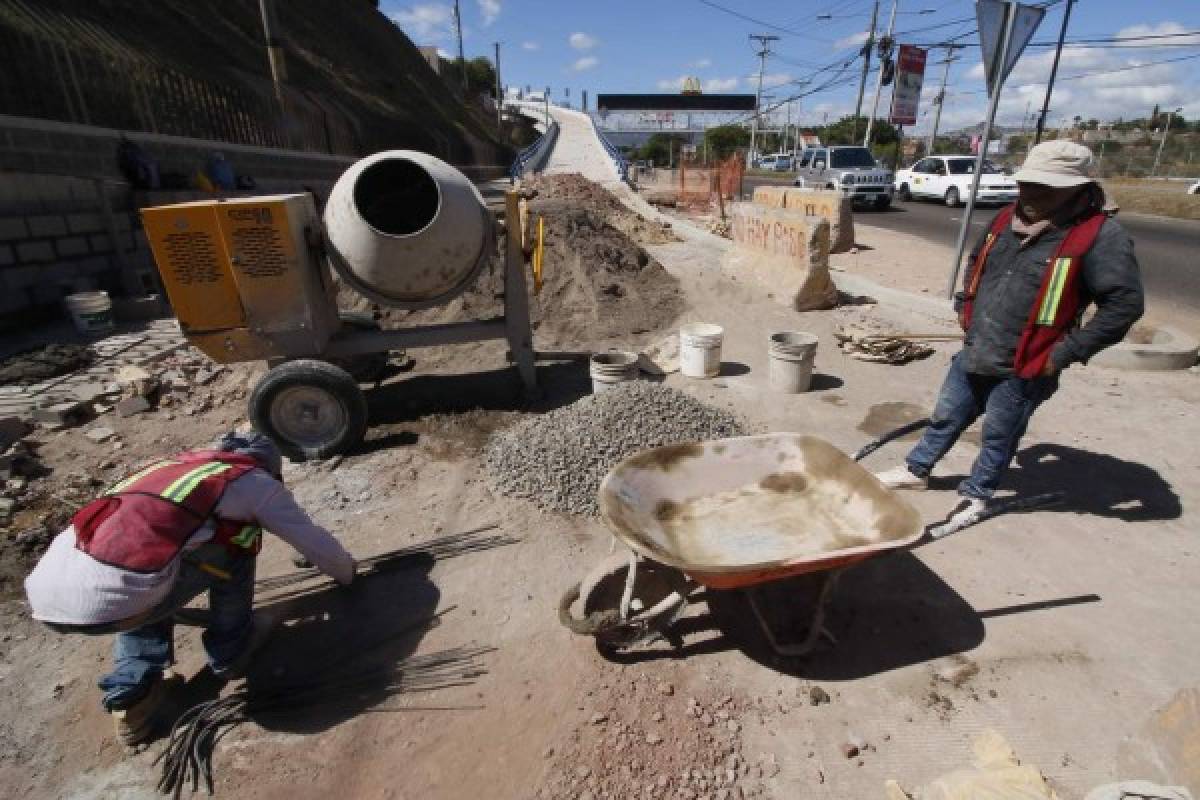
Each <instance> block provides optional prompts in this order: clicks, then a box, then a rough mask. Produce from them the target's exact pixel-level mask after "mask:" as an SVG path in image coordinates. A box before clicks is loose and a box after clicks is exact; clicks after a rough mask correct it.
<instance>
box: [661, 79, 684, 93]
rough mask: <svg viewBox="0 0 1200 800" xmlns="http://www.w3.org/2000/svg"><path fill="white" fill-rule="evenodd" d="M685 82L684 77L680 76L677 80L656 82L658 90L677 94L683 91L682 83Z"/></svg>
mask: <svg viewBox="0 0 1200 800" xmlns="http://www.w3.org/2000/svg"><path fill="white" fill-rule="evenodd" d="M686 80H687V76H686V75H680V76H679V77H678V78H663V79H662V80H661V81H659V82H658V88H659V89H660V90H661V91H664V92H678V91H682V89H683V82H684V81H686Z"/></svg>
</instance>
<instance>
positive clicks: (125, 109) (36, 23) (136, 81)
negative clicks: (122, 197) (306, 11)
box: [0, 0, 360, 155]
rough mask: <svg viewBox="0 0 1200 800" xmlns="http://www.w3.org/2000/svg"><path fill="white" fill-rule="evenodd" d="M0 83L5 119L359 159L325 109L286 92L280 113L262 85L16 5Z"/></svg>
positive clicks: (342, 126) (10, 0)
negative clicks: (149, 52) (201, 70)
mask: <svg viewBox="0 0 1200 800" xmlns="http://www.w3.org/2000/svg"><path fill="white" fill-rule="evenodd" d="M264 58H265V56H264ZM0 75H3V76H4V78H3V80H0V108H3V109H4V113H6V114H9V115H12V116H21V117H34V118H38V119H50V120H58V121H61V122H74V123H78V124H84V125H95V126H99V127H105V128H115V129H117V130H136V131H146V132H149V133H163V134H169V135H174V136H188V137H194V138H201V139H213V140H217V141H224V142H232V143H236V144H246V145H255V146H260V147H285V148H290V149H294V150H306V151H310V152H321V153H331V154H338V155H355V154H357V153H359V152H360V147H359V136H358V132H357V126H356V124H355V123H354V121H353V118H352V117H351V116H350V115H349V114H348V113H346V112H344V111H343V110H342V109H340V108H337V107H336V106H335V105H333V104H331V103H330V102H329V101H327V100H323V99H318V98H315V97H313V96H311V95H309V94H308V93H305V92H303V91H301V90H298V89H295V88H291V87H288V88H286V89H285V94H284V98H283V107H282V108H280V104H279V103H278V102H277V101H276V98H275V94H274V90H273V87H272V84H271V82H270V80H269V79H267V78H265V77H263V76H258V75H253V74H249V73H245V72H241V71H237V72H234V73H232V75H233V77H234V78H236V80H235V81H231V82H229V83H217V82H215V81H213V80H211V79H209V78H207V77H201V76H198V75H194V74H189V73H187V72H185V71H183V70H181V69H179V68H177V67H174V66H167V65H165V64H162V63H159V62H157V61H155V60H153V59H152V58H149V57H147V56H145V55H144V54H142V53H139V52H138V51H137V50H136V49H135V48H133V47H132V46H130V45H128V44H126V43H125V42H122V41H120V40H119V39H116V38H115V37H113V36H112V35H111V34H110V33H109V32H107V31H105V30H103V29H101V28H99V27H97V26H94V25H91V24H89V23H88V22H86V21H84V20H80V19H78V18H74V17H69V16H66V15H64V14H60V13H57V12H55V11H53V10H49V9H34V8H31V7H30V5H29V4H27V3H24V2H21V0H0ZM284 120H286V124H285V123H284Z"/></svg>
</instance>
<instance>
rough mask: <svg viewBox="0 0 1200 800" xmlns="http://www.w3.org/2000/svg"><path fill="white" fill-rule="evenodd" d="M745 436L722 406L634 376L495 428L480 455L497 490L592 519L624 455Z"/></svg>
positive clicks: (553, 509)
mask: <svg viewBox="0 0 1200 800" xmlns="http://www.w3.org/2000/svg"><path fill="white" fill-rule="evenodd" d="M742 433H743V430H742V425H741V423H740V422H739V421H738V420H737V418H736V417H734V416H733V415H731V414H729V413H728V412H726V411H723V410H721V409H718V408H713V407H711V406H706V405H704V404H703V403H701V402H700V401H698V400H696V399H695V398H693V397H692V396H691V395H688V394H685V393H683V392H680V391H677V390H675V389H669V388H667V387H665V386H661V385H659V384H655V383H649V382H647V381H632V382H630V383H623V384H619V385H617V386H615V387H614V388H612V389H610V390H608V391H606V392H603V393H602V394H595V395H590V396H588V397H585V398H583V399H582V400H580V401H578V402H576V403H574V404H572V405H570V406H567V407H565V408H560V409H558V410H557V411H552V412H550V413H549V414H544V415H542V416H539V417H534V418H531V419H528V420H526V421H525V422H522V423H521V424H519V425H516V426H514V427H512V428H508V429H506V430H504V431H500V432H498V433H496V434H495V435H494V436H492V438H491V439H490V440H489V441H488V445H487V449H486V451H485V453H484V457H485V461H486V464H487V472H488V476H489V478H490V479H491V483H492V486H493V488H494V489H495V490H496V491H498V492H500V493H501V494H505V495H508V496H510V497H522V498H525V499H527V500H532V501H533V502H534V503H536V504H537V505H539V506H541V507H542V508H544V509H547V510H552V511H561V512H564V513H567V514H580V515H588V516H595V515H597V514H598V513H599V509H598V508H597V506H596V490H597V489H598V488H599V487H600V481H601V480H602V479H603V478H604V476H605V475H606V474H607V473H608V471H609V470H610V469H611V468H612V467H613V465H615V464H616V463H617V462H618V461H620V460H621V459H623V458H625V457H626V456H629V455H632V454H633V453H636V452H638V451H639V450H645V449H647V448H651V447H660V446H662V445H666V444H684V443H687V442H696V441H705V440H707V439H719V438H722V437H725V436H739V435H741V434H742Z"/></svg>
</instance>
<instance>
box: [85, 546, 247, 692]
mask: <svg viewBox="0 0 1200 800" xmlns="http://www.w3.org/2000/svg"><path fill="white" fill-rule="evenodd" d="M255 561H256V559H255V558H254V557H253V556H249V555H242V554H234V553H231V552H229V550H228V549H227V548H226V547H225V546H224V545H220V544H212V543H209V544H205V545H201V546H200V547H199V548H197V549H195V550H192V551H190V552H188V553H185V554H184V559H183V562H182V563H181V564H180V565H179V576H178V577H177V578H176V579H175V585H174V586H173V587H172V588H171V592H170V594H168V595H167V596H166V597H165V598H164V599H163V601H162V602H161V603H159V604H158V605H157V606H156V607H155V608H154V610H153V611H152V612H151V613H150V616H149V617H147V620H146V622H145V623H143V624H142V625H141V626H140V627H138V628H136V629H134V630H132V631H126V632H125V633H120V634H117V640H116V642H115V643H114V644H113V661H114V662H115V663H114V665H113V671H112V672H110V673H108V674H107V675H105V676H104V677H103V678H101V679H100V681H99V684H98V685H99V687H100V688H101V689H102V690H103V692H104V700H103V702H104V707H105V708H107V709H108V710H110V711H111V710H113V709H114V708H125V707H127V706H129V705H131V704H133V703H135V702H137V701H138V700H140V699H141V698H142V697H143V696H144V695H145V694H146V692H147V691H149V689H150V687H151V686H153V685H154V682H155V681H156V680H158V679H159V678H161V677H162V673H163V670H164V669H166V668H167V667H169V666H170V665H171V664H173V663H174V662H175V643H174V629H175V622H174V620H173V619H172V615H173V614H174V613H175V612H176V611H178V610H179V609H181V608H183V607H184V606H186V605H187V604H188V603H189V602H191V600H192V599H193V598H195V597H196V596H197V595H199V594H200V593H202V592H204V591H206V590H207V591H208V608H209V612H208V613H209V622H208V626H207V628H206V629H205V631H204V635H203V637H202V641H203V642H204V650H205V652H206V653H207V654H208V664H209V666H210V667H211V668H212V670H213V672H214V673H216V674H217V675H221V674H222V673H223V672H225V671H227V670H228V669H229V667H230V666H231V665H232V664H233V662H234V661H235V660H236V659H237V657H238V656H239V655H240V654H241V652H242V649H243V648H244V647H245V646H246V644H247V641H248V639H249V637H250V630H251V620H252V612H253V606H254V564H255ZM201 564H204V565H207V566H208V567H210V568H212V569H213V570H216V571H220V572H223V573H226V574H228V575H229V577H228V578H225V577H219V576H217V575H215V574H213V573H212V572H208V571H205V570H203V569H201V568H200V565H201Z"/></svg>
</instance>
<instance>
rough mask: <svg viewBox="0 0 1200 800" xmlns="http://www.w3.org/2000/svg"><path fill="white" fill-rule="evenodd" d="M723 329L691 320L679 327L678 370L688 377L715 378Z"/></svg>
mask: <svg viewBox="0 0 1200 800" xmlns="http://www.w3.org/2000/svg"><path fill="white" fill-rule="evenodd" d="M724 338H725V329H724V328H722V327H721V326H720V325H710V324H709V323H707V322H692V323H689V324H687V325H684V326H683V327H682V328H680V329H679V371H680V372H682V373H683V374H684V375H686V376H687V377H689V378H715V377H717V374H718V373H719V372H720V371H721V341H722V340H723V339H724Z"/></svg>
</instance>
